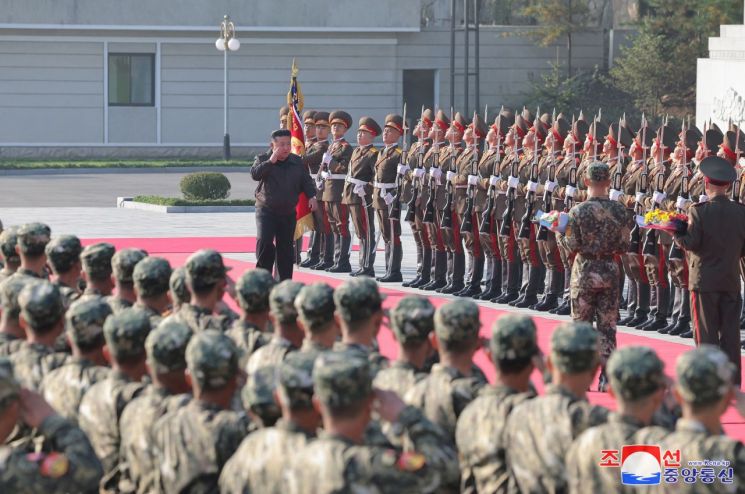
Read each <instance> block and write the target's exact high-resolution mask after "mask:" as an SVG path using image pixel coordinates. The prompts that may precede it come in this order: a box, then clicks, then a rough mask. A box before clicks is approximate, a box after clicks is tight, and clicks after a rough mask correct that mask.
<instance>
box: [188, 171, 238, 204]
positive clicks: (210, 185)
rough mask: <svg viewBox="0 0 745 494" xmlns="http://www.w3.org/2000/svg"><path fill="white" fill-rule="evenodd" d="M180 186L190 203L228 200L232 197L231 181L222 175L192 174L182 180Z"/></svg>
mask: <svg viewBox="0 0 745 494" xmlns="http://www.w3.org/2000/svg"><path fill="white" fill-rule="evenodd" d="M179 186H180V188H181V193H182V194H183V195H184V199H186V200H188V201H206V200H215V199H227V198H228V196H229V195H230V180H228V177H226V176H225V175H223V174H222V173H215V172H198V173H190V174H188V175H185V176H184V177H183V178H182V179H181V183H180V184H179Z"/></svg>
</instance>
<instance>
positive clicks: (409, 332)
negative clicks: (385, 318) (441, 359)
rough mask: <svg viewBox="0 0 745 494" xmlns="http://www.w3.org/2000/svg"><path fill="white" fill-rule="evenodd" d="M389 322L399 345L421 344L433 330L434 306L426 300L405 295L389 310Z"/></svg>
mask: <svg viewBox="0 0 745 494" xmlns="http://www.w3.org/2000/svg"><path fill="white" fill-rule="evenodd" d="M390 320H391V329H392V330H393V333H394V334H395V335H396V340H397V341H398V342H399V343H401V344H402V345H405V344H407V343H421V342H423V341H425V340H426V339H427V337H428V336H429V334H430V333H431V332H432V331H433V330H434V328H435V306H434V305H432V302H430V301H429V299H428V298H425V297H418V296H415V295H407V296H405V297H403V298H402V299H401V300H399V301H398V303H397V304H396V306H395V307H394V308H393V309H392V310H391V314H390Z"/></svg>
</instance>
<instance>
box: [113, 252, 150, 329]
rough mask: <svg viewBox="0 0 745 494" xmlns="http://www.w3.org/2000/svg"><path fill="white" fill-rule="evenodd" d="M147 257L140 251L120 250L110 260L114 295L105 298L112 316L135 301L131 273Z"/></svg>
mask: <svg viewBox="0 0 745 494" xmlns="http://www.w3.org/2000/svg"><path fill="white" fill-rule="evenodd" d="M146 257H147V252H145V251H144V250H142V249H122V250H120V251H119V252H117V253H116V254H114V257H112V258H111V269H112V271H113V273H114V283H115V288H116V295H112V296H110V297H108V298H107V302H108V303H109V305H111V309H112V310H113V311H114V314H117V313H119V312H120V311H121V310H122V309H126V308H128V307H132V305H133V304H134V303H135V301H136V300H137V296H136V295H135V292H134V282H133V280H132V273H133V272H134V269H135V266H137V263H139V262H140V261H141V260H143V259H145V258H146Z"/></svg>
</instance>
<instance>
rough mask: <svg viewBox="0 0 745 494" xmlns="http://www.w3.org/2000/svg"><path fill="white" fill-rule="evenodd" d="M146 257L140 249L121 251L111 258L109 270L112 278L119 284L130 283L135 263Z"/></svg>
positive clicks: (145, 253)
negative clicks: (112, 275)
mask: <svg viewBox="0 0 745 494" xmlns="http://www.w3.org/2000/svg"><path fill="white" fill-rule="evenodd" d="M146 257H147V252H145V251H144V250H142V249H132V248H130V249H122V250H120V251H118V252H117V253H116V254H114V256H113V257H112V258H111V269H112V271H113V272H114V278H116V279H117V281H120V282H121V283H132V272H133V271H134V269H135V266H137V263H139V262H140V261H142V260H143V259H145V258H146Z"/></svg>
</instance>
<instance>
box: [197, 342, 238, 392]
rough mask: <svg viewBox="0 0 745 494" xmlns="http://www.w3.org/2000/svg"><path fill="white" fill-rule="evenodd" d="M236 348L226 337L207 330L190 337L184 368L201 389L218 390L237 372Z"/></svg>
mask: <svg viewBox="0 0 745 494" xmlns="http://www.w3.org/2000/svg"><path fill="white" fill-rule="evenodd" d="M239 356H240V355H239V352H238V348H237V347H236V346H235V343H233V340H231V339H230V338H229V337H228V336H226V335H225V334H223V333H221V332H219V331H216V330H214V329H208V330H206V331H202V332H201V333H198V334H195V335H194V336H192V338H191V341H189V344H188V345H187V347H186V367H187V368H188V369H189V373H190V374H191V376H192V378H193V379H194V380H195V381H196V382H197V383H198V384H199V386H200V387H201V388H202V389H219V388H222V387H223V386H225V385H226V384H228V382H229V381H230V380H231V379H232V378H233V377H234V376H235V375H236V374H237V372H238V358H239Z"/></svg>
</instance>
